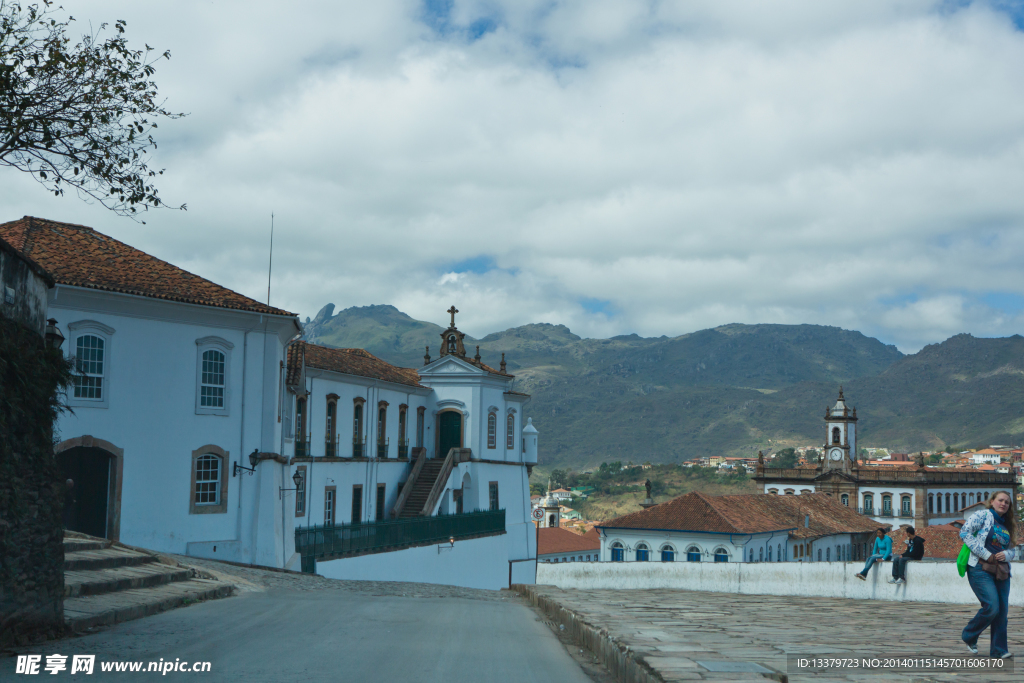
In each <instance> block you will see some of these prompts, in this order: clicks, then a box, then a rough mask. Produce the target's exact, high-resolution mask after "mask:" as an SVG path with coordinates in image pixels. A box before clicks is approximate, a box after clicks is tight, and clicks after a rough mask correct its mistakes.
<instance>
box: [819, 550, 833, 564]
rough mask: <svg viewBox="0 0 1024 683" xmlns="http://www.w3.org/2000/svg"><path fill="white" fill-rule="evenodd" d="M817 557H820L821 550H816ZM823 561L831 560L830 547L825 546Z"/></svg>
mask: <svg viewBox="0 0 1024 683" xmlns="http://www.w3.org/2000/svg"><path fill="white" fill-rule="evenodd" d="M818 559H819V560H820V559H821V550H818ZM825 561H826V562H831V561H832V548H825Z"/></svg>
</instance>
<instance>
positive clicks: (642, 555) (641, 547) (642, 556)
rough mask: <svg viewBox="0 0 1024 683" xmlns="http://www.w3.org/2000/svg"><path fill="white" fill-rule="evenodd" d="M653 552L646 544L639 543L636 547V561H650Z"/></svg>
mask: <svg viewBox="0 0 1024 683" xmlns="http://www.w3.org/2000/svg"><path fill="white" fill-rule="evenodd" d="M650 554H651V550H650V548H648V547H647V544H646V543H638V544H637V546H636V561H637V562H646V561H647V560H649V559H650Z"/></svg>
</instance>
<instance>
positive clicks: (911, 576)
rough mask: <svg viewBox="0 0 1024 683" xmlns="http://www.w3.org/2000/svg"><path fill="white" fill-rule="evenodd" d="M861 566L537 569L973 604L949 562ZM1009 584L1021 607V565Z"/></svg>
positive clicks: (606, 580) (577, 579) (598, 584)
mask: <svg viewBox="0 0 1024 683" xmlns="http://www.w3.org/2000/svg"><path fill="white" fill-rule="evenodd" d="M863 567H864V565H863V563H861V562H856V563H855V562H772V563H769V562H755V563H746V562H743V563H740V562H735V563H730V562H722V563H714V562H596V563H595V562H591V563H587V562H583V563H572V562H570V563H558V564H553V563H552V564H548V563H544V562H541V563H539V564H538V565H537V583H538V584H542V585H544V584H547V585H553V586H557V587H559V588H579V589H596V588H614V589H642V588H677V589H681V590H691V591H709V592H716V593H744V594H749V595H801V596H814V597H827V598H851V599H855V600H858V599H859V600H892V601H897V602H902V601H920V602H951V603H959V604H977V602H978V599H977V598H976V597H975V596H974V592H973V591H972V590H971V587H970V585H969V584H968V583H967V578H966V577H963V578H961V577H960V575H959V574H958V573H957V570H956V563H954V562H911V563H910V564H909V565H908V567H907V583H906V584H903V585H900V586H895V585H892V584H889V583H887V580H888V579H889V578H890V577H891V572H892V564H891V563H889V562H881V563H879V562H876V563H875V566H874V567H872V569H871V572H870V573H869V574H868V579H867V581H861V580H860V579H858V578H856V577H855V576H854V574H855V573H856V572H858V571H860V570H861V569H863ZM1013 572H1014V573H1016V574H1019V576H1018V577H1016V578H1015V580H1013V581H1011V583H1010V604H1011V605H1014V606H1017V607H1021V606H1024V564H1022V563H1017V562H1014V563H1013Z"/></svg>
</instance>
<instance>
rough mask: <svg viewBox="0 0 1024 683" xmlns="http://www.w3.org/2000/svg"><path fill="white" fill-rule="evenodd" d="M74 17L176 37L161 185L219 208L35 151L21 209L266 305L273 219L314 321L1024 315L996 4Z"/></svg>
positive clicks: (677, 329) (16, 202)
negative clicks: (144, 206)
mask: <svg viewBox="0 0 1024 683" xmlns="http://www.w3.org/2000/svg"><path fill="white" fill-rule="evenodd" d="M70 9H71V10H72V11H73V13H74V14H75V15H76V17H78V19H79V21H80V23H81V24H85V23H86V22H87V21H89V20H91V21H92V22H93V24H97V23H99V22H101V21H105V20H107V21H109V20H113V19H116V18H122V17H123V18H125V19H127V20H128V22H129V24H128V32H129V36H131V38H132V39H133V40H136V41H137V42H138V43H140V44H141V43H142V42H143V41H145V42H148V43H149V44H151V45H154V46H156V47H158V48H160V49H164V48H170V49H171V50H172V53H173V55H174V57H173V59H172V60H171V61H170V62H168V63H163V62H161V63H160V64H159V70H158V72H157V80H158V82H159V83H160V85H161V90H162V92H164V93H165V94H166V95H167V96H168V100H169V101H168V105H169V107H170V108H171V109H175V110H184V111H188V112H190V113H191V115H190V116H189V117H188V118H187V119H184V120H183V121H179V122H170V123H167V124H165V125H163V126H162V127H161V137H160V142H161V148H160V153H159V157H158V159H159V162H160V164H161V165H163V166H165V167H166V168H167V169H168V171H167V175H165V176H164V178H163V179H162V186H161V193H162V194H163V195H164V196H165V198H166V199H167V200H168V201H169V202H179V201H186V202H188V204H189V211H188V212H187V213H173V212H156V213H150V214H149V216H148V217H147V221H148V223H149V225H148V226H145V227H139V226H137V225H135V224H131V223H128V222H126V221H124V220H123V219H118V218H116V217H114V216H111V215H108V214H106V213H104V212H103V211H102V210H100V209H97V208H96V207H89V206H86V205H83V204H81V203H78V202H77V200H75V199H73V198H66V199H64V200H55V199H53V198H51V197H48V196H47V195H46V194H45V193H44V192H43V191H42V190H41V189H37V188H35V187H34V186H33V184H32V182H31V181H29V180H27V179H24V178H20V177H18V178H15V177H12V176H11V173H12V172H10V171H8V172H7V173H6V175H5V184H4V186H3V187H0V200H2V201H3V203H4V205H5V206H6V207H7V208H8V211H9V212H10V216H11V217H17V216H20V215H22V214H24V213H30V214H34V215H41V216H47V217H53V218H56V219H63V220H70V221H74V222H81V223H87V224H90V225H93V226H95V227H97V228H98V229H100V230H103V231H105V232H108V233H110V234H112V235H114V236H116V237H118V238H120V239H124V240H125V241H128V242H130V243H132V244H133V245H135V246H138V247H139V248H142V249H145V250H147V251H150V252H151V253H154V254H156V255H158V256H161V257H163V258H166V259H168V260H170V261H172V262H175V263H177V264H179V265H181V266H183V267H186V268H189V269H191V270H194V271H195V272H197V273H199V274H202V275H204V276H207V277H210V278H211V279H214V280H216V281H218V282H222V283H223V284H226V285H228V286H231V287H233V288H236V289H238V290H240V291H243V292H245V293H247V294H249V295H250V296H254V297H257V298H263V297H265V294H266V292H265V287H266V263H267V258H266V256H267V254H266V249H267V244H268V240H269V222H270V221H269V217H270V212H271V211H274V212H275V213H276V237H275V255H274V263H275V267H274V272H275V276H274V295H273V303H275V304H277V305H282V306H286V307H289V308H291V309H292V310H296V311H298V312H300V313H301V314H302V315H303V316H306V315H313V314H314V313H315V312H316V311H317V310H318V309H319V308H320V307H321V306H322V305H324V304H325V303H327V302H328V301H331V302H334V303H335V304H337V305H338V306H339V307H345V306H349V305H365V304H370V303H393V304H395V305H396V306H398V307H399V308H401V309H402V310H405V311H406V312H408V313H409V314H411V315H413V316H414V317H419V318H424V319H431V320H435V321H438V322H443V321H444V315H443V310H444V309H445V308H447V307H448V305H450V304H451V303H452V302H455V303H456V304H457V305H458V307H459V308H460V310H462V311H463V316H462V320H464V321H465V323H464V324H465V325H467V330H468V331H470V332H471V333H472V334H475V335H480V334H486V333H487V332H490V331H494V330H496V329H501V328H504V327H508V326H512V325H518V324H524V323H527V322H539V321H544V322H556V323H565V324H568V325H569V326H570V327H571V328H572V329H573V330H574V331H576V332H577V333H579V334H585V335H608V334H619V333H625V332H632V331H636V332H639V333H641V334H648V335H660V334H670V335H671V334H680V333H683V332H688V331H692V330H695V329H700V328H703V327H707V326H711V325H716V324H722V323H728V322H783V323H821V324H835V325H842V326H844V327H849V328H855V329H860V330H862V331H864V332H865V333H869V334H874V335H878V336H880V337H881V338H883V339H885V340H886V341H891V342H895V343H898V344H899V345H900V346H901V348H903V349H904V350H914V349H916V348H919V347H920V346H921V345H923V344H925V343H929V342H934V341H940V340H941V339H943V338H945V337H946V336H948V335H949V334H953V333H956V332H961V331H968V332H972V333H974V334H978V335H985V334H1009V333H1015V332H1020V331H1022V330H1021V324H1022V319H1021V316H1020V315H1018V314H1017V313H1016V312H1013V311H1011V312H1001V311H997V310H993V309H992V308H990V307H988V306H986V305H984V304H982V303H980V299H979V298H978V297H980V296H982V295H984V294H985V293H986V292H992V291H998V292H1009V293H1016V294H1024V284H1022V282H1021V280H1020V278H1019V277H1018V274H1019V267H1018V266H1017V264H1019V263H1021V262H1022V259H1024V238H1022V235H1024V231H1022V230H1021V228H1022V227H1024V193H1022V192H1020V187H1022V181H1024V164H1022V161H1024V87H1022V86H1024V72H1022V71H1021V70H1020V69H1019V64H1021V63H1022V62H1024V34H1022V33H1021V31H1019V30H1017V29H1015V27H1014V25H1013V22H1012V21H1011V19H1010V18H1008V17H1007V16H1006V15H1004V14H1001V13H999V12H996V11H993V10H991V9H990V8H989V7H988V6H986V5H985V4H975V5H973V6H970V7H967V8H961V9H957V10H955V11H954V10H952V9H950V8H949V6H948V5H947V4H946V3H942V2H938V1H935V2H926V1H924V0H913V1H911V0H907V1H904V2H891V1H890V2H865V1H863V0H862V1H860V2H840V1H838V0H837V1H835V2H828V3H821V2H814V1H812V0H785V1H783V0H780V1H779V2H774V3H748V2H733V1H725V0H719V1H717V2H707V3H685V4H684V3H661V2H653V1H652V2H646V3H644V2H636V3H622V2H612V1H609V2H593V1H590V2H582V1H581V2H558V3H551V2H539V1H537V2H527V1H525V0H520V1H519V2H514V3H513V2H509V3H500V2H496V1H492V0H488V1H484V2H455V3H454V4H453V6H452V11H451V14H450V16H447V17H438V16H433V17H431V16H430V15H429V12H427V11H426V10H425V8H424V6H423V5H421V4H419V3H416V2H412V1H408V2H379V3H369V4H367V3H355V2H349V3H333V2H332V3H327V2H324V3H316V4H310V5H305V6H303V11H302V12H301V13H296V12H291V13H285V12H284V11H283V10H282V8H281V6H280V5H279V4H270V3H265V2H250V3H245V4H242V3H215V4H210V3H181V2H176V3H169V2H165V3H157V4H153V3H147V4H141V3H139V4H136V5H132V6H130V7H127V8H125V7H123V6H121V5H120V4H114V3H111V2H100V1H96V2H81V3H76V4H75V6H73V7H71V8H70ZM424 19H426V20H424ZM480 22H484V23H480ZM487 22H489V23H487ZM485 25H486V26H490V27H491V28H493V30H490V31H489V32H486V33H484V34H483V35H482V36H481V37H480V38H479V39H478V40H473V39H472V38H473V36H474V35H475V33H479V32H480V31H479V27H480V26H485ZM432 27H434V28H438V27H439V28H438V30H434V28H432ZM474 27H476V28H474ZM8 180H9V182H6V181H8ZM479 257H486V258H487V259H491V260H492V261H493V263H494V265H495V267H496V269H495V270H491V271H489V272H483V273H480V272H467V273H456V272H454V270H453V265H454V264H456V263H459V262H462V261H465V260H467V259H477V258H479ZM592 299H593V300H599V301H607V302H608V306H607V310H609V311H611V314H610V315H609V314H606V313H590V312H588V311H587V310H586V308H585V307H584V306H583V305H582V303H581V302H582V301H584V300H592ZM908 301H910V302H912V303H908ZM894 302H895V303H894Z"/></svg>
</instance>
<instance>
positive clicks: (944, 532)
mask: <svg viewBox="0 0 1024 683" xmlns="http://www.w3.org/2000/svg"><path fill="white" fill-rule="evenodd" d="M915 531H916V532H917V535H918V536H920V537H921V538H923V539H924V556H925V557H933V558H936V559H943V560H955V559H956V556H957V555H959V554H960V548H961V546H963V544H964V542H963V541H961V540H960V529H958V528H957V527H955V526H953V525H952V524H937V525H935V526H928V527H923V528H921V529H915ZM889 536H891V537H892V554H893V555H901V554H903V552H904V551H905V550H906V549H907V546H906V545H905V544H904V543H903V542H904V541H905V540H907V531H906V527H900V528H898V529H894V530H893V531H891V532H889Z"/></svg>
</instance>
